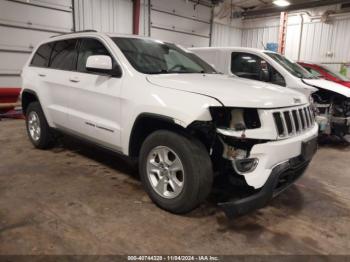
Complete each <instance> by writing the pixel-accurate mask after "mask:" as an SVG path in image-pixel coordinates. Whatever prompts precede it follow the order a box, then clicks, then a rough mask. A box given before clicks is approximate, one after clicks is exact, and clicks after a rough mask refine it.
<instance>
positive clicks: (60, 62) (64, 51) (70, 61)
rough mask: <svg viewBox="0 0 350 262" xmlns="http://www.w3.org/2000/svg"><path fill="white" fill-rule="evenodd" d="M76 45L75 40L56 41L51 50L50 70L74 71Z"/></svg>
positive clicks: (76, 52)
mask: <svg viewBox="0 0 350 262" xmlns="http://www.w3.org/2000/svg"><path fill="white" fill-rule="evenodd" d="M76 45H77V40H76V39H68V40H62V41H57V42H56V43H55V45H54V47H53V50H52V55H51V61H50V68H54V69H61V70H75V67H76V62H77V58H78V50H77V48H76Z"/></svg>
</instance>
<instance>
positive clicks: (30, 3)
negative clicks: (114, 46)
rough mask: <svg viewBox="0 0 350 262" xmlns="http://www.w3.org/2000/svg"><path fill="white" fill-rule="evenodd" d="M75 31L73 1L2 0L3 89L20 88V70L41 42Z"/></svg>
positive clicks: (0, 66)
mask: <svg viewBox="0 0 350 262" xmlns="http://www.w3.org/2000/svg"><path fill="white" fill-rule="evenodd" d="M72 30H73V15H72V1H71V0H60V1H56V0H1V1H0V35H1V37H0V88H1V87H19V86H20V77H19V75H20V71H21V69H22V67H23V65H24V63H25V62H26V61H27V59H28V56H29V54H30V53H31V51H32V49H33V47H35V46H36V45H37V44H38V43H39V42H40V41H42V40H44V39H46V38H48V37H50V36H52V35H57V34H60V33H67V32H71V31H72Z"/></svg>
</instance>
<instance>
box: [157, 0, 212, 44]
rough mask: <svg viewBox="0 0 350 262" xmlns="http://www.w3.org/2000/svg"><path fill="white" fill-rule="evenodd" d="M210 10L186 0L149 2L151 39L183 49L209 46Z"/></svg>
mask: <svg viewBox="0 0 350 262" xmlns="http://www.w3.org/2000/svg"><path fill="white" fill-rule="evenodd" d="M211 15H212V13H211V8H210V7H208V6H204V5H201V4H197V3H195V2H192V1H188V0H187V1H186V0H151V37H152V38H157V39H161V40H165V41H171V42H175V43H178V44H181V45H183V46H185V47H192V46H209V43H210V33H211V32H210V31H211V29H210V21H211Z"/></svg>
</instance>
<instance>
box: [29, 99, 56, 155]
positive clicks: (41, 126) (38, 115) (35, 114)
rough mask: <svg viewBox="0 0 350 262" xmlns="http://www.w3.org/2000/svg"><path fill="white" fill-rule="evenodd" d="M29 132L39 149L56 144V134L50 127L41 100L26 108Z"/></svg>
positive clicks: (30, 137)
mask: <svg viewBox="0 0 350 262" xmlns="http://www.w3.org/2000/svg"><path fill="white" fill-rule="evenodd" d="M26 127H27V133H28V136H29V139H30V141H31V142H32V144H33V145H34V146H35V147H36V148H39V149H48V148H50V147H52V146H53V144H54V135H53V132H52V130H51V128H50V127H49V125H48V123H47V121H46V118H45V115H44V112H43V110H42V108H41V106H40V103H39V102H32V103H30V104H29V106H28V108H27V110H26Z"/></svg>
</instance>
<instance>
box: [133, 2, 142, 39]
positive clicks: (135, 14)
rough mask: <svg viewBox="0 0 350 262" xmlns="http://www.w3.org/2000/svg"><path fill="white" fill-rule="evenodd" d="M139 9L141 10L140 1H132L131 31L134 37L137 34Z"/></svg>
mask: <svg viewBox="0 0 350 262" xmlns="http://www.w3.org/2000/svg"><path fill="white" fill-rule="evenodd" d="M140 8H141V1H140V0H134V7H133V29H132V33H133V34H134V35H138V34H139V25H140Z"/></svg>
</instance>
